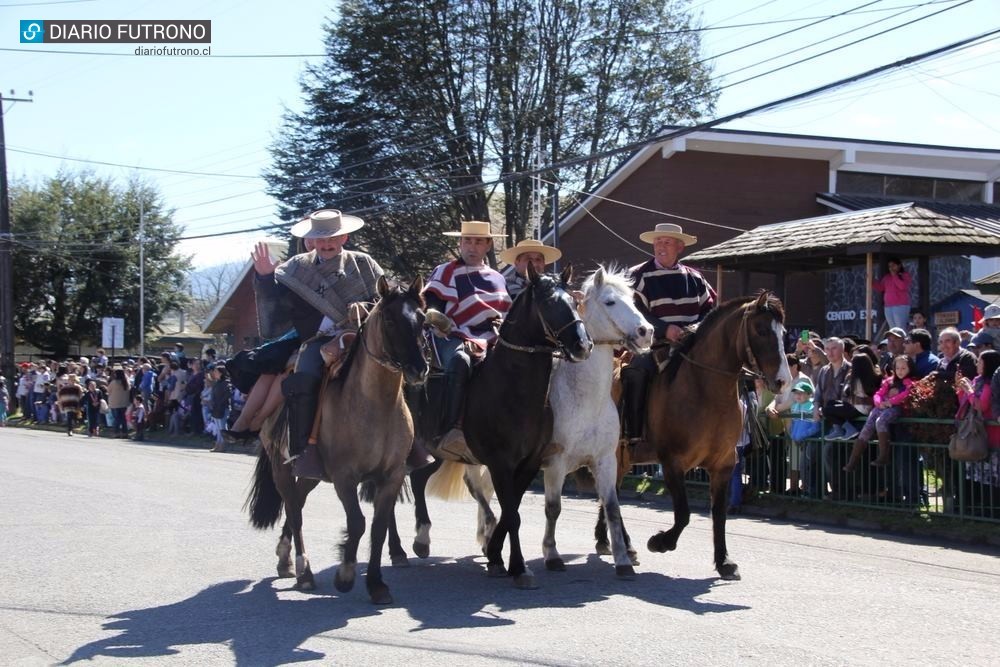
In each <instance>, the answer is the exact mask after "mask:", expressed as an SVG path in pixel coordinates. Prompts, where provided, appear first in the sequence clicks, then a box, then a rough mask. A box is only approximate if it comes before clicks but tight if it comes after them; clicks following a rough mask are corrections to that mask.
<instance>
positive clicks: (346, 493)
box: [333, 479, 365, 593]
mask: <svg viewBox="0 0 1000 667" xmlns="http://www.w3.org/2000/svg"><path fill="white" fill-rule="evenodd" d="M333 485H334V488H336V489H337V497H338V498H340V503H341V504H342V505H343V506H344V513H345V514H347V530H346V531H345V532H346V536H345V539H344V541H343V542H342V543H341V545H340V566H339V567H338V568H337V574H336V575H335V576H334V578H333V585H334V587H335V588H336V589H337V590H338V591H340V592H341V593H346V592H348V591H350V590H351V589H352V588H354V578H355V576H356V575H357V568H358V544H360V543H361V537H362V536H363V535H364V534H365V515H364V514H363V513H362V512H361V503H360V502H359V501H358V492H357V484H352V483H350V482H348V481H346V480H343V479H336V480H334V483H333Z"/></svg>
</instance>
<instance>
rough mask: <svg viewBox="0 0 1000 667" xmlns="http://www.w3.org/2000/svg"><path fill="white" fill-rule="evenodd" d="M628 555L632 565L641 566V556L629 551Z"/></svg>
mask: <svg viewBox="0 0 1000 667" xmlns="http://www.w3.org/2000/svg"><path fill="white" fill-rule="evenodd" d="M626 553H627V555H628V559H629V560H630V561H631V562H632V565H639V554H637V553H636V552H634V551H628V552H626Z"/></svg>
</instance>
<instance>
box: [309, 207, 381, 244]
mask: <svg viewBox="0 0 1000 667" xmlns="http://www.w3.org/2000/svg"><path fill="white" fill-rule="evenodd" d="M364 226H365V221H364V220H362V219H361V218H356V217H354V216H353V215H344V214H343V213H341V212H340V211H336V210H334V209H332V208H323V209H320V210H318V211H314V212H313V213H310V214H309V217H308V218H306V219H305V220H302V221H300V222H297V223H295V225H294V226H293V227H292V229H291V233H292V236H296V237H298V238H300V239H328V238H330V237H331V236H340V235H342V234H350V233H351V232H354V231H357V230H359V229H361V228H362V227H364Z"/></svg>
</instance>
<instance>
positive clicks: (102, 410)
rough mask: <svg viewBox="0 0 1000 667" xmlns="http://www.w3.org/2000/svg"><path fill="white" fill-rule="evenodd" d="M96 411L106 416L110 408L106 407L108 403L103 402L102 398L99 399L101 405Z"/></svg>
mask: <svg viewBox="0 0 1000 667" xmlns="http://www.w3.org/2000/svg"><path fill="white" fill-rule="evenodd" d="M97 409H98V410H100V412H101V414H102V415H106V414H108V413H109V412H111V408H109V407H108V402H107V401H105V400H104V399H103V398H102V399H101V404H100V406H99V407H98V408H97Z"/></svg>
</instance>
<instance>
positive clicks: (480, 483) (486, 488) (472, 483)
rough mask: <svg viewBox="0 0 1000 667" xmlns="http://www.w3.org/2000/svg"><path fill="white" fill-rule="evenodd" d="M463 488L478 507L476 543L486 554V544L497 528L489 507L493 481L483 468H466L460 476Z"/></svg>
mask: <svg viewBox="0 0 1000 667" xmlns="http://www.w3.org/2000/svg"><path fill="white" fill-rule="evenodd" d="M462 479H464V480H465V486H466V488H467V489H469V494H470V495H471V496H472V497H473V499H474V500H475V501H476V503H477V504H478V505H479V510H478V512H477V522H476V541H477V542H479V548H480V549H482V550H483V554H484V555H485V554H486V544H487V543H488V542H489V541H490V536H491V535H493V531H494V530H496V527H497V517H496V515H495V514H493V508H491V507H490V498H492V497H493V480H492V479H491V478H490V474H489V472H488V471H487V470H486V467H485V466H466V467H465V473H464V474H463V475H462Z"/></svg>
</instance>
